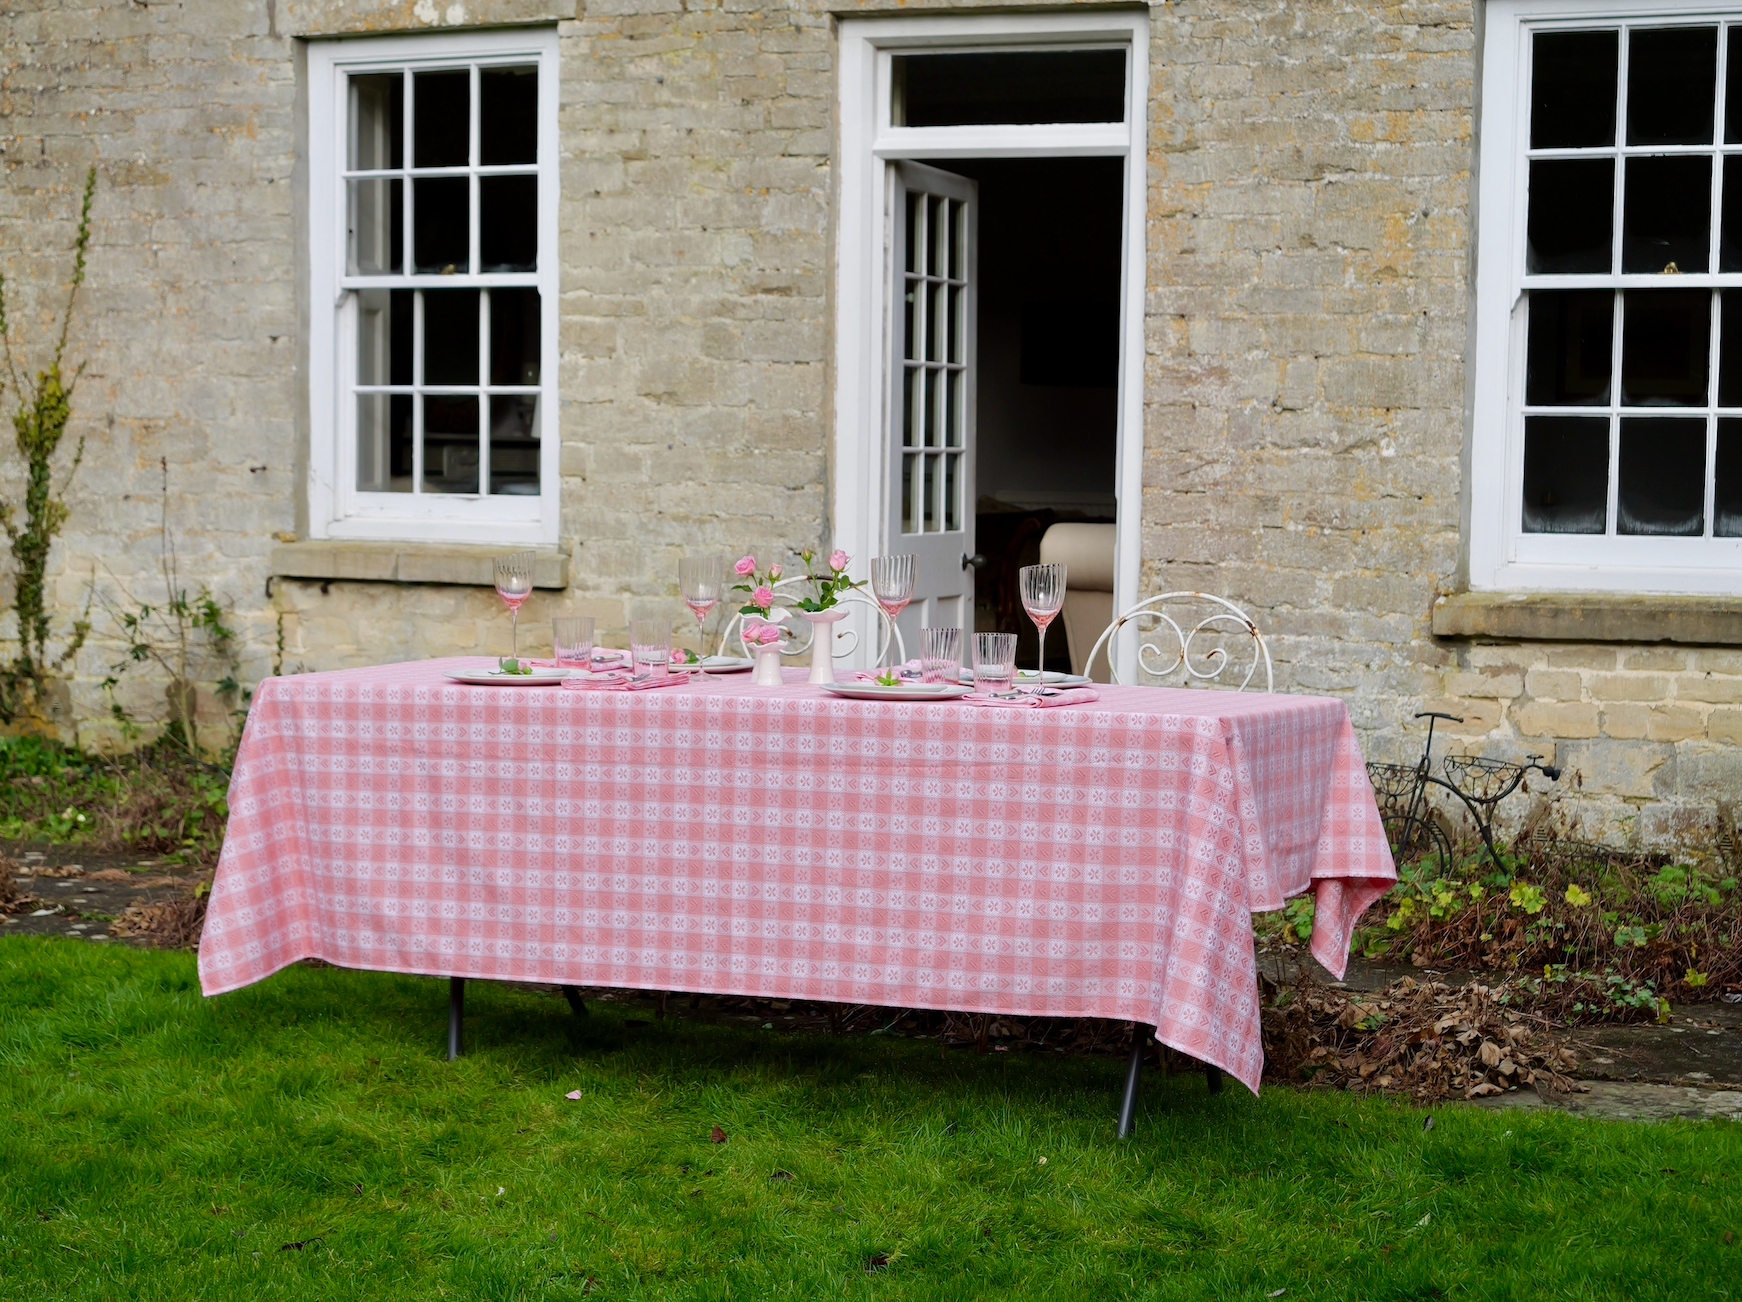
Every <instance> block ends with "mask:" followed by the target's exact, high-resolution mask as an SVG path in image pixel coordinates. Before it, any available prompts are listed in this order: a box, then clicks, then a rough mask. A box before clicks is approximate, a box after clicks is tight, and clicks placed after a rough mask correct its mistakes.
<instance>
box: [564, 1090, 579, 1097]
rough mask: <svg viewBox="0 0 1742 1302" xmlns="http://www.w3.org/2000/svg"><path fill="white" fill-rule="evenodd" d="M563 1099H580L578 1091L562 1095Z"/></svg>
mask: <svg viewBox="0 0 1742 1302" xmlns="http://www.w3.org/2000/svg"><path fill="white" fill-rule="evenodd" d="M563 1097H564V1098H565V1099H578V1098H580V1097H581V1092H580V1091H579V1090H570V1091H569V1092H568V1093H567V1094H565V1095H563Z"/></svg>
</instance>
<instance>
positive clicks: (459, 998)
mask: <svg viewBox="0 0 1742 1302" xmlns="http://www.w3.org/2000/svg"><path fill="white" fill-rule="evenodd" d="M465 1014H466V978H465V977H449V978H448V1061H449V1062H452V1061H453V1060H454V1059H455V1058H458V1057H459V1056H460V1019H461V1018H462V1017H464V1016H465Z"/></svg>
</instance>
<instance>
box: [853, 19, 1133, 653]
mask: <svg viewBox="0 0 1742 1302" xmlns="http://www.w3.org/2000/svg"><path fill="white" fill-rule="evenodd" d="M1146 37H1147V20H1146V19H1145V17H1144V16H1143V15H1142V14H1132V13H1123V14H1113V15H1109V14H1098V15H1014V16H999V17H991V16H977V17H975V18H971V19H970V18H952V19H899V20H879V21H875V22H864V21H858V20H849V21H847V22H844V23H843V26H842V53H843V62H842V97H843V99H842V150H843V159H842V191H841V202H842V207H841V214H840V218H841V220H840V240H841V245H840V260H839V263H838V271H839V280H838V282H837V285H838V291H839V293H838V296H837V335H836V339H837V358H838V360H839V367H838V369H837V387H836V453H837V456H836V464H835V473H836V482H835V493H834V504H835V510H836V518H835V539H836V542H837V544H838V545H840V546H843V547H844V548H845V549H846V550H847V551H848V552H849V553H850V554H854V555H856V556H864V557H869V556H872V555H877V554H882V553H896V552H912V553H914V554H916V555H918V556H919V557H920V563H919V566H918V571H919V572H918V575H917V576H916V577H917V582H916V591H915V601H914V603H913V605H912V606H910V607H909V609H908V611H907V612H905V613H904V616H903V619H902V631H903V635H904V637H905V638H906V640H907V643H908V645H909V648H910V653H911V650H913V649H915V648H916V647H917V641H918V631H919V628H920V626H921V625H922V624H929V625H934V626H935V625H937V624H956V625H958V626H961V627H963V628H965V629H967V630H969V631H991V630H1001V631H1007V632H1015V633H1017V634H1018V636H1019V638H1020V639H1021V643H1020V644H1019V651H1018V654H1019V655H1023V654H1024V653H1026V655H1027V656H1029V657H1032V656H1033V654H1034V650H1035V647H1034V643H1035V640H1036V639H1035V634H1034V630H1033V626H1032V624H1031V623H1030V622H1029V621H1028V619H1027V617H1026V615H1025V614H1023V612H1022V609H1021V604H1020V602H1019V601H1018V600H1017V596H1016V574H1017V571H1018V570H1019V569H1020V568H1021V566H1023V565H1025V564H1030V563H1033V562H1034V561H1035V560H1036V559H1038V555H1039V552H1040V544H1041V539H1042V538H1043V537H1044V536H1045V534H1046V531H1047V529H1048V528H1049V527H1051V526H1052V525H1054V524H1061V523H1076V524H1084V525H1090V526H1094V527H1095V528H1096V529H1097V530H1099V529H1105V530H1106V531H1107V534H1108V535H1109V536H1110V538H1111V539H1113V540H1116V541H1111V542H1110V544H1109V548H1108V550H1110V551H1111V552H1112V556H1111V557H1110V559H1109V561H1108V563H1107V564H1106V565H1105V567H1104V568H1105V569H1106V571H1107V573H1108V575H1109V576H1110V577H1109V578H1107V579H1103V580H1102V582H1103V583H1104V584H1105V586H1109V587H1112V588H1113V589H1114V591H1113V592H1112V593H1110V594H1107V596H1106V597H1104V598H1103V600H1111V601H1118V600H1120V599H1121V594H1123V600H1125V601H1126V602H1128V601H1129V600H1130V599H1131V598H1132V597H1133V595H1134V593H1135V588H1136V578H1137V558H1138V533H1137V522H1138V512H1137V509H1136V508H1137V505H1138V497H1139V491H1140V487H1141V465H1140V449H1141V440H1140V437H1139V430H1140V426H1141V409H1142V367H1141V357H1142V327H1141V321H1142V307H1143V304H1142V284H1143V279H1144V277H1143V220H1142V215H1143V161H1142V159H1143V155H1142V150H1141V141H1142V132H1143V128H1142V121H1143V104H1144V87H1145V81H1146V78H1145V68H1144V63H1145V60H1144V59H1143V58H1142V57H1140V54H1139V52H1141V51H1143V50H1144V49H1145V48H1146V44H1147V41H1146ZM1122 503H1123V504H1128V505H1129V507H1130V509H1129V510H1123V511H1122V510H1121V509H1120V506H1121V504H1122ZM1072 572H1073V573H1075V572H1076V570H1075V567H1074V566H1073V571H1072ZM1047 641H1048V646H1047V651H1048V667H1049V668H1053V667H1067V666H1068V663H1069V652H1068V650H1067V648H1066V646H1065V639H1064V638H1062V637H1059V636H1057V634H1056V631H1055V635H1054V636H1052V637H1049V638H1048V639H1047ZM862 642H863V639H862Z"/></svg>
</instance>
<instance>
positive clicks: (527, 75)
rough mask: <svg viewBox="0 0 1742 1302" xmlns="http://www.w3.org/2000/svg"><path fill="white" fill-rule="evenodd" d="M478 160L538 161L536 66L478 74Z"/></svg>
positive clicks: (490, 162) (487, 162)
mask: <svg viewBox="0 0 1742 1302" xmlns="http://www.w3.org/2000/svg"><path fill="white" fill-rule="evenodd" d="M478 161H479V162H480V163H482V164H483V165H484V166H485V167H491V166H494V165H496V164H500V163H536V162H537V161H538V69H537V68H536V67H532V66H528V67H524V68H485V69H484V70H483V71H482V72H480V73H479V74H478ZM490 473H491V474H495V471H494V470H492V471H491V472H490Z"/></svg>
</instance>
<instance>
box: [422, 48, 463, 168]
mask: <svg viewBox="0 0 1742 1302" xmlns="http://www.w3.org/2000/svg"><path fill="white" fill-rule="evenodd" d="M411 89H412V94H413V96H414V97H415V98H414V99H413V102H412V122H413V124H414V130H413V132H412V138H413V139H414V140H415V141H416V142H417V143H416V146H415V148H414V149H413V158H412V166H413V167H464V166H465V165H466V164H467V163H469V162H470V161H471V155H472V74H471V73H470V72H469V71H467V70H466V69H464V68H460V69H457V70H455V71H452V72H420V73H417V74H416V75H415V76H414V77H413V78H412V87H411Z"/></svg>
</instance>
